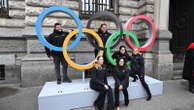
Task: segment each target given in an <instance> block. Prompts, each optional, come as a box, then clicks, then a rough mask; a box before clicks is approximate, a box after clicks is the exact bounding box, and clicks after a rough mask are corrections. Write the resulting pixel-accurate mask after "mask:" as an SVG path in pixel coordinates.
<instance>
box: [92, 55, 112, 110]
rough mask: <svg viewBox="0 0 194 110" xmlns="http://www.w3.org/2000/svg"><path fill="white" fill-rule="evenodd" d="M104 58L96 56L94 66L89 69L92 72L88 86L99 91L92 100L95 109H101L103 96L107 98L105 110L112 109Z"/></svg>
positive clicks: (110, 89) (110, 91)
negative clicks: (93, 100)
mask: <svg viewBox="0 0 194 110" xmlns="http://www.w3.org/2000/svg"><path fill="white" fill-rule="evenodd" d="M103 62H104V59H103V57H102V56H98V57H97V61H96V63H95V64H94V67H93V68H92V69H91V70H90V71H91V73H92V74H93V76H92V78H91V80H90V88H91V89H93V90H95V91H97V92H98V93H99V95H98V97H97V99H96V100H95V102H94V107H95V109H96V110H103V108H104V103H105V98H106V96H107V98H108V104H107V109H106V110H114V102H113V94H112V88H111V87H110V86H109V85H108V81H107V76H106V72H107V69H106V67H105V66H104V65H103Z"/></svg>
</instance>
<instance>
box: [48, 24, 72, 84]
mask: <svg viewBox="0 0 194 110" xmlns="http://www.w3.org/2000/svg"><path fill="white" fill-rule="evenodd" d="M68 34H69V33H68V32H63V30H62V26H61V24H60V23H55V25H54V31H53V33H52V34H50V35H49V36H48V37H47V38H46V40H47V41H48V42H49V43H50V44H52V45H54V46H57V47H62V46H63V42H64V39H65V37H66V36H67V35H68ZM45 50H46V54H47V56H48V57H49V58H50V59H53V62H54V65H55V72H56V78H57V84H61V80H63V82H71V80H70V79H69V77H68V76H67V67H68V64H67V62H66V61H65V59H64V57H63V53H62V52H58V51H54V50H50V49H48V48H46V47H45ZM60 64H62V68H63V69H62V71H63V79H62V78H61V75H60Z"/></svg>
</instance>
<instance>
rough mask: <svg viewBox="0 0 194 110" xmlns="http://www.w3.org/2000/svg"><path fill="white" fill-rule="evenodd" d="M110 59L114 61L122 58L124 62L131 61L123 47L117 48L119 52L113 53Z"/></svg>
mask: <svg viewBox="0 0 194 110" xmlns="http://www.w3.org/2000/svg"><path fill="white" fill-rule="evenodd" d="M112 58H113V59H116V60H118V59H119V58H123V59H124V60H125V61H126V62H128V61H130V60H131V57H130V56H129V54H128V53H127V50H126V47H125V46H124V45H122V46H120V47H119V51H117V52H115V53H114V54H113V55H112Z"/></svg>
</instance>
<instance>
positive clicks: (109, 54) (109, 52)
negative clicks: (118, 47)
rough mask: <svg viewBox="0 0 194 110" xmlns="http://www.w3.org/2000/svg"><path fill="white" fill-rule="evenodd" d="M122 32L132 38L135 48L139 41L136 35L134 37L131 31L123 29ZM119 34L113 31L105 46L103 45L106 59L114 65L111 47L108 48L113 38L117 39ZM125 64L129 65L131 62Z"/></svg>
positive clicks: (138, 45)
mask: <svg viewBox="0 0 194 110" xmlns="http://www.w3.org/2000/svg"><path fill="white" fill-rule="evenodd" d="M123 34H127V35H129V36H130V37H131V38H132V39H133V40H134V43H135V46H136V47H137V48H139V47H140V44H139V41H138V39H137V37H136V36H135V35H134V34H132V33H131V32H128V31H123ZM119 35H120V32H115V33H114V34H112V35H111V36H110V37H109V38H108V40H107V43H106V46H105V48H106V57H107V59H108V61H109V62H110V63H111V64H112V65H114V66H116V61H115V60H114V59H113V58H112V54H111V49H110V47H111V44H112V42H113V40H115V39H117V37H118V36H119ZM127 66H131V62H127Z"/></svg>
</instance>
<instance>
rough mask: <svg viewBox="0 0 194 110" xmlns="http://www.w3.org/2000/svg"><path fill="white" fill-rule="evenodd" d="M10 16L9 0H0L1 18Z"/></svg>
mask: <svg viewBox="0 0 194 110" xmlns="http://www.w3.org/2000/svg"><path fill="white" fill-rule="evenodd" d="M8 16H9V6H8V0H0V17H8Z"/></svg>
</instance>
